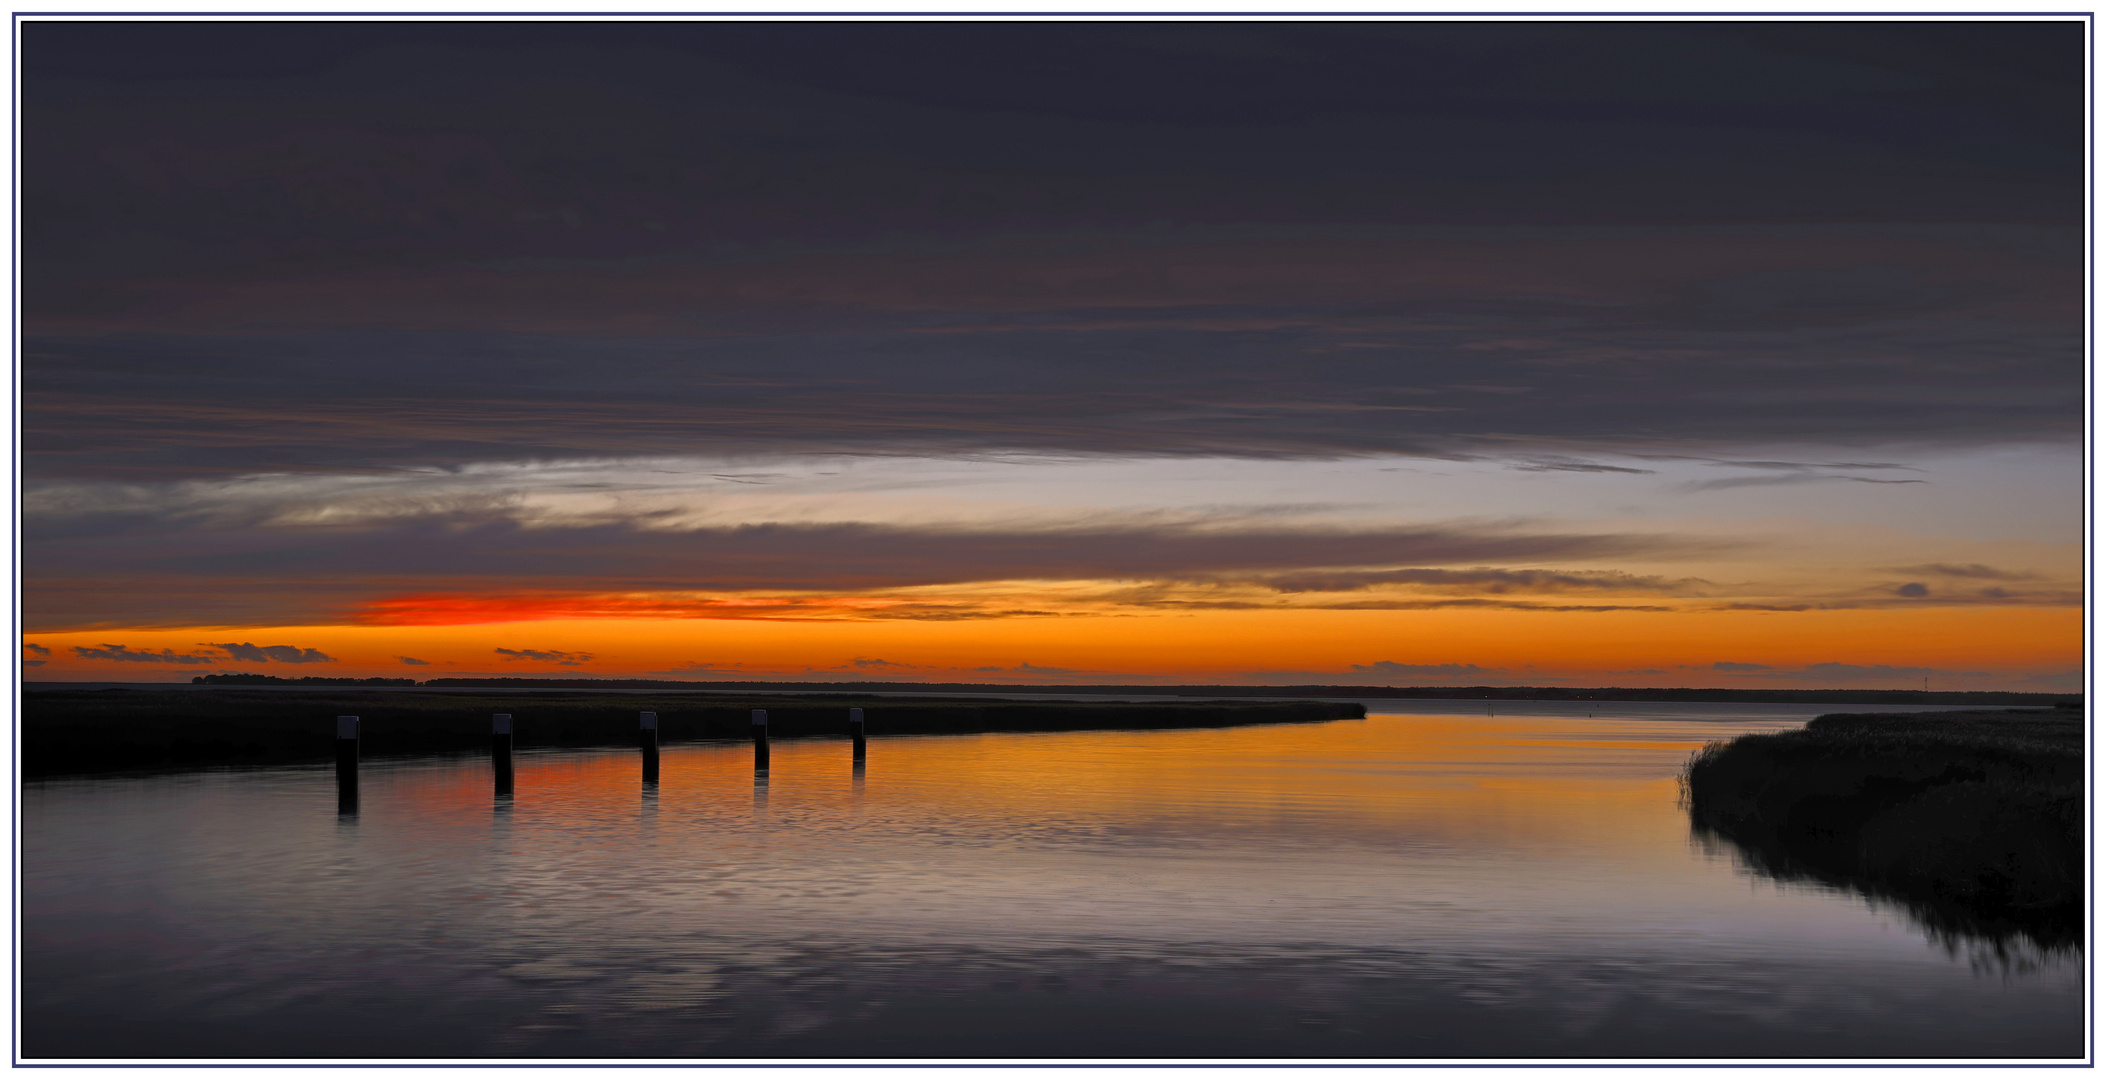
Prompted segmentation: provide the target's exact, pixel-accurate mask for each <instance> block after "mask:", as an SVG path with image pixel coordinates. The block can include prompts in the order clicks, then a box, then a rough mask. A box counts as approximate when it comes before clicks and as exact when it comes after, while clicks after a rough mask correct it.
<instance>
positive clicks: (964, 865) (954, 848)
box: [20, 702, 2084, 1059]
mask: <svg viewBox="0 0 2106 1080" xmlns="http://www.w3.org/2000/svg"><path fill="white" fill-rule="evenodd" d="M1369 704H1370V706H1371V707H1372V708H1373V709H1376V710H1385V711H1382V712H1377V713H1376V714H1375V715H1372V716H1370V717H1369V718H1368V719H1367V720H1364V721H1340V722H1334V723H1326V724H1298V725H1278V726H1266V727H1251V728H1234V729H1221V730H1198V731H1151V732H1087V733H1061V734H1042V735H979V736H947V737H928V738H891V739H888V738H874V739H873V740H872V741H871V746H870V752H869V760H868V763H867V766H866V767H865V768H864V769H863V770H861V771H857V770H855V769H854V768H852V766H851V763H850V755H849V751H848V744H847V742H846V741H845V740H823V741H822V740H780V741H777V742H776V744H775V745H774V748H773V754H772V760H771V763H770V764H771V768H770V770H769V771H768V773H767V774H766V776H765V777H764V778H761V777H756V775H755V774H754V771H753V769H752V758H751V753H750V750H749V749H748V748H747V747H746V746H744V745H741V744H707V745H687V746H669V747H667V748H666V749H665V751H664V755H663V761H662V766H661V768H662V776H661V781H660V783H659V784H658V785H657V786H656V787H655V788H651V787H646V786H645V785H643V784H642V783H641V782H640V779H639V775H638V760H637V755H636V754H635V753H634V752H633V751H627V752H624V751H564V752H546V753H521V754H520V755H519V757H518V764H517V781H516V783H517V789H516V794H515V795H514V796H513V797H512V798H510V799H509V800H500V799H496V798H493V796H492V794H491V774H490V769H489V765H488V763H487V762H486V761H483V760H480V759H476V758H466V759H427V760H418V761H408V762H387V763H369V764H368V765H367V767H366V769H365V776H364V783H363V799H362V802H361V806H360V812H359V813H358V814H357V815H356V816H355V817H340V816H339V815H338V814H337V813H336V803H335V798H336V796H335V789H334V786H333V781H332V778H331V775H330V773H329V771H328V770H326V769H271V770H258V771H252V772H217V773H206V774H192V775H185V776H167V777H153V778H140V779H105V780H62V781H47V782H39V783H33V784H30V785H28V786H27V787H26V788H25V789H24V790H23V792H22V797H21V803H20V808H21V814H20V823H21V856H22V863H21V865H22V880H21V890H22V891H21V895H20V910H21V934H22V937H21V940H22V972H21V979H22V982H21V994H22V996H21V1002H20V1004H21V1017H22V1020H21V1023H22V1027H21V1030H22V1043H21V1049H22V1052H23V1053H24V1055H25V1056H27V1057H31V1058H95V1059H102V1058H112V1057H152V1058H175V1057H191V1056H204V1057H215V1058H229V1057H264V1058H295V1057H297V1058H307V1057H330V1058H359V1059H367V1058H392V1057H407V1058H437V1057H470V1058H486V1057H513V1056H528V1057H552V1058H561V1057H647V1058H690V1057H692V1058H724V1057H735V1058H755V1057H797V1058H869V1057H911V1058H951V1057H974V1058H985V1057H1005V1058H1006V1057H1032V1058H1164V1057H1172V1058H1310V1057H1347V1058H1423V1057H1433V1058H1453V1057H1495V1058H1563V1057H1576V1056H1577V1057H1618V1058H1623V1057H1672V1058H1683V1057H1731V1058H1762V1059H1772V1058H1790V1057H1872V1058H1913V1057H1941V1058H1942V1057H1968V1058H1974V1057H1990V1058H2039V1057H2076V1056H2079V1055H2081V1054H2082V1053H2083V1052H2084V1044H2083V1037H2084V1017H2083V978H2084V963H2083V959H2082V958H2081V957H2080V956H2076V955H2026V954H2023V953H2021V954H2018V955H2013V954H2010V953H2009V952H2008V951H2007V952H2005V953H2003V954H1998V953H1997V952H1996V950H1995V949H1993V948H1988V947H1986V946H1984V947H1975V946H1974V945H1972V944H1970V943H1967V942H1949V941H1948V942H1937V941H1933V940H1931V939H1930V938H1928V937H1927V936H1926V935H1925V934H1924V933H1923V932H1921V931H1920V930H1918V929H1916V928H1915V927H1913V926H1911V925H1910V924H1909V922H1908V921H1907V919H1906V918H1905V917H1904V916H1903V915H1901V914H1899V913H1898V912H1894V911H1892V910H1887V909H1883V908H1880V907H1878V906H1874V905H1870V904H1868V903H1867V902H1866V901H1865V900H1863V899H1861V898H1857V897H1853V896H1849V895H1845V894H1840V893H1836V892H1832V891H1826V890H1822V889H1818V888H1811V887H1805V886H1794V885H1785V884H1779V883H1776V882H1772V881H1769V880H1767V879H1764V878H1762V877H1760V876H1759V875H1755V874H1752V873H1750V872H1748V871H1746V870H1744V869H1743V868H1741V867H1740V866H1739V864H1738V862H1737V860H1736V858H1735V856H1734V853H1733V852H1732V851H1731V850H1721V849H1719V848H1718V847H1717V846H1716V845H1711V846H1708V847H1707V845H1705V844H1704V843H1702V842H1700V841H1699V840H1698V839H1696V838H1693V837H1692V836H1691V833H1690V829H1689V823H1688V820H1687V817H1686V815H1685V814H1683V813H1682V812H1681V810H1680V809H1679V807H1678V805H1677V790H1676V784H1675V775H1676V772H1677V769H1678V768H1679V766H1680V764H1681V763H1682V761H1683V760H1684V759H1686V758H1687V757H1688V755H1689V754H1690V753H1691V752H1692V751H1693V750H1695V749H1696V748H1697V747H1699V746H1701V745H1702V744H1703V743H1704V742H1706V741H1709V740H1713V739H1721V738H1729V737H1731V736H1733V735H1735V734H1739V733H1742V732H1746V731H1772V730H1779V729H1782V728H1786V727H1791V726H1794V725H1796V724H1797V723H1800V722H1802V721H1803V720H1805V719H1806V718H1807V717H1809V716H1811V715H1814V714H1816V713H1818V712H1822V711H1835V707H1818V706H1805V707H1799V706H1772V705H1689V704H1674V705H1665V704H1662V705H1651V704H1637V705H1634V704H1629V703H1606V702H1605V703H1592V704H1587V703H1578V704H1559V705H1550V704H1545V705H1542V706H1537V707H1530V706H1527V705H1525V704H1523V703H1500V704H1499V705H1498V706H1497V709H1498V712H1499V715H1496V716H1488V715H1485V714H1484V710H1482V709H1472V708H1471V707H1470V706H1468V705H1467V704H1459V703H1456V702H1437V703H1436V702H1408V703H1405V702H1370V703H1369ZM1589 711H1591V712H1593V713H1594V714H1595V715H1593V716H1591V717H1590V716H1588V715H1586V713H1588V712H1589ZM881 724H882V718H881V716H879V715H877V714H875V713H874V714H873V716H872V725H873V730H874V731H876V732H880V733H881V732H882V726H881Z"/></svg>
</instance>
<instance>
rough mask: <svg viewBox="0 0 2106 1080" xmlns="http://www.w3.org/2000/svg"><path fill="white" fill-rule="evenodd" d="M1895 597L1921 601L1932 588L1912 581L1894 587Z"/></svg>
mask: <svg viewBox="0 0 2106 1080" xmlns="http://www.w3.org/2000/svg"><path fill="white" fill-rule="evenodd" d="M2001 591H2002V590H1998V592H2001ZM1894 595H1896V596H1906V597H1909V598H1911V599H1920V598H1922V597H1925V596H1929V595H1930V588H1929V587H1928V586H1926V585H1924V584H1923V583H1922V582H1920V581H1911V582H1908V583H1906V584H1902V585H1896V586H1894Z"/></svg>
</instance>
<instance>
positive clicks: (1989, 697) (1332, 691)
mask: <svg viewBox="0 0 2106 1080" xmlns="http://www.w3.org/2000/svg"><path fill="white" fill-rule="evenodd" d="M191 681H192V682H228V683H234V684H235V685H258V684H261V683H265V682H285V683H293V682H300V683H306V682H313V683H315V684H316V685H322V684H325V683H330V682H331V680H325V679H312V680H310V679H298V680H294V679H273V678H272V677H271V676H267V675H205V676H200V677H198V678H196V679H192V680H191ZM336 684H337V685H345V686H350V685H381V684H386V685H391V686H404V685H412V683H411V680H408V679H384V680H383V679H363V680H357V679H347V680H342V681H341V682H338V683H336ZM414 685H418V686H430V687H478V686H487V687H517V688H519V689H540V690H720V691H734V692H737V691H754V690H776V691H786V690H787V691H800V692H816V693H861V694H868V693H885V692H891V693H917V692H918V693H925V694H1121V695H1137V694H1150V695H1160V696H1165V697H1206V698H1236V697H1293V698H1423V699H1428V700H1448V699H1457V700H1473V701H1477V700H1491V701H1727V702H1730V701H1747V702H1785V703H1793V704H1809V705H2053V704H2055V703H2057V702H2062V701H2080V700H2082V698H2083V695H2082V694H2041V693H2023V692H2018V691H2010V690H1932V691H1928V692H1926V691H1922V690H1757V689H1727V688H1723V687H1709V688H1706V687H1683V686H1678V687H1644V686H1640V687H1624V686H1606V687H1591V688H1574V687H1568V686H1336V685H1301V686H1147V685H1132V684H1122V683H1106V684H1099V685H1086V686H1084V685H1064V686H1033V685H1018V684H1013V683H919V682H763V681H756V680H748V681H741V682H730V681H720V682H680V681H674V680H667V679H534V678H501V679H426V680H424V681H423V682H421V683H415V684H414Z"/></svg>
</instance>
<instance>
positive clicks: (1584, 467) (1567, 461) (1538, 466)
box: [1507, 457, 1655, 476]
mask: <svg viewBox="0 0 2106 1080" xmlns="http://www.w3.org/2000/svg"><path fill="white" fill-rule="evenodd" d="M1507 467H1508V468H1511V469H1518V470H1520V471H1522V472H1579V473H1632V474H1636V475H1641V476H1650V475H1652V474H1653V473H1654V472H1655V470H1653V469H1633V468H1628V467H1626V466H1622V465H1603V464H1600V463H1598V462H1593V461H1581V460H1579V459H1577V458H1555V457H1551V458H1530V459H1528V460H1527V461H1524V462H1522V463H1520V464H1517V465H1509V466H1507Z"/></svg>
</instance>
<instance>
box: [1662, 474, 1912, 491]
mask: <svg viewBox="0 0 2106 1080" xmlns="http://www.w3.org/2000/svg"><path fill="white" fill-rule="evenodd" d="M1835 481H1850V482H1853V483H1859V484H1927V483H1930V481H1928V480H1881V479H1877V478H1875V477H1870V476H1841V475H1835V474H1816V473H1787V474H1785V475H1783V476H1735V477H1729V478H1727V479H1724V480H1694V481H1691V482H1689V483H1686V484H1683V485H1682V489H1683V490H1685V491H1723V490H1725V489H1728V488H1743V487H1781V486H1785V485H1790V484H1825V483H1831V482H1835Z"/></svg>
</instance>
